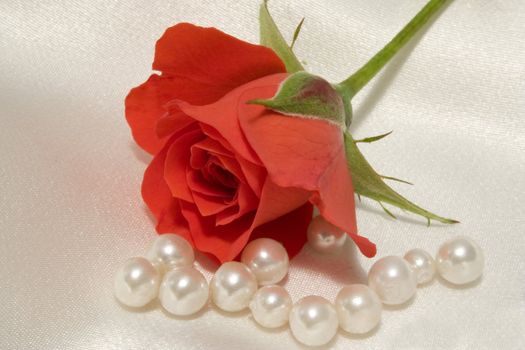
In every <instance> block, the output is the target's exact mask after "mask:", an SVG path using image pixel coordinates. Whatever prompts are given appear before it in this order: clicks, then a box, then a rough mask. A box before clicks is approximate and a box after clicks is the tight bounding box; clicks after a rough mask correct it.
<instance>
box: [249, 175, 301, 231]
mask: <svg viewBox="0 0 525 350" xmlns="http://www.w3.org/2000/svg"><path fill="white" fill-rule="evenodd" d="M310 196H311V193H310V192H308V191H305V190H302V189H300V188H294V187H280V186H278V185H276V184H275V183H274V182H273V181H272V180H271V179H270V178H269V177H267V178H266V182H265V183H264V187H263V191H262V194H261V199H260V202H259V207H258V208H257V214H256V216H255V220H254V224H253V227H257V226H260V225H263V224H265V223H267V222H270V221H273V220H275V219H277V218H278V217H280V216H282V215H284V214H286V213H289V212H291V211H293V210H295V209H297V208H298V207H300V206H302V205H303V204H305V203H306V202H308V198H309V197H310Z"/></svg>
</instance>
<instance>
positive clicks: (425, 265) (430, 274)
mask: <svg viewBox="0 0 525 350" xmlns="http://www.w3.org/2000/svg"><path fill="white" fill-rule="evenodd" d="M404 259H405V260H406V261H408V263H409V264H410V267H412V270H413V271H414V274H415V275H416V279H417V283H418V284H425V283H427V282H430V281H432V280H433V279H434V276H435V275H436V263H435V261H434V259H433V258H432V256H431V255H430V254H429V253H427V252H426V251H424V250H423V249H417V248H416V249H412V250H409V251H408V252H407V253H406V254H405V256H404Z"/></svg>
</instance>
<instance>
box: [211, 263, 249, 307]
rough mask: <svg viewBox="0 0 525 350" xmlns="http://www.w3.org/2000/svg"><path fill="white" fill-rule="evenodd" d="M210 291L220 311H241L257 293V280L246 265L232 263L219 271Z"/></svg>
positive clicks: (223, 265)
mask: <svg viewBox="0 0 525 350" xmlns="http://www.w3.org/2000/svg"><path fill="white" fill-rule="evenodd" d="M210 289H211V297H212V300H213V302H214V303H215V305H217V306H218V307H219V308H220V309H222V310H224V311H230V312H235V311H241V310H242V309H244V308H246V307H247V306H248V304H249V303H250V300H251V298H252V296H253V295H254V294H255V292H256V291H257V280H256V279H255V276H254V275H253V273H252V272H251V271H250V270H249V269H248V268H247V267H246V266H245V265H244V264H241V263H239V262H236V261H230V262H227V263H224V264H222V265H221V266H220V267H219V268H218V269H217V271H216V272H215V275H214V276H213V278H212V280H211V283H210Z"/></svg>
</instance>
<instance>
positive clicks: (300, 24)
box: [290, 17, 304, 49]
mask: <svg viewBox="0 0 525 350" xmlns="http://www.w3.org/2000/svg"><path fill="white" fill-rule="evenodd" d="M303 23H304V17H303V19H302V20H301V22H299V24H298V25H297V28H295V31H294V32H293V39H292V43H291V44H290V49H293V46H294V45H295V42H296V41H297V38H298V37H299V33H300V32H301V28H302V27H303Z"/></svg>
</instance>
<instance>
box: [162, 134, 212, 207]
mask: <svg viewBox="0 0 525 350" xmlns="http://www.w3.org/2000/svg"><path fill="white" fill-rule="evenodd" d="M202 138H203V135H202V132H201V131H200V130H198V129H196V130H193V131H190V132H187V133H185V134H183V135H182V136H180V137H178V138H176V139H175V140H174V141H173V142H172V143H171V144H170V145H169V149H168V153H167V155H166V163H165V168H164V179H165V180H166V183H167V184H168V187H169V188H170V190H171V193H172V195H173V196H174V197H177V198H179V199H183V200H185V201H187V202H192V201H193V198H192V196H191V191H190V189H189V188H188V182H187V179H186V167H187V166H189V160H190V149H191V146H192V145H193V144H194V143H196V142H199V141H200V140H202Z"/></svg>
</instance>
